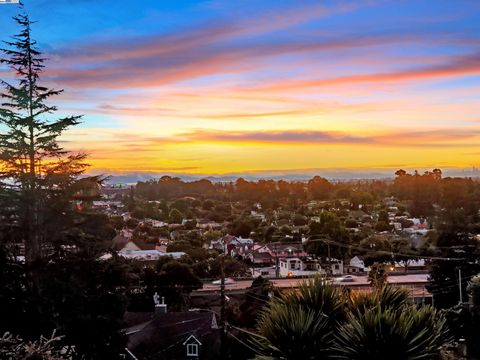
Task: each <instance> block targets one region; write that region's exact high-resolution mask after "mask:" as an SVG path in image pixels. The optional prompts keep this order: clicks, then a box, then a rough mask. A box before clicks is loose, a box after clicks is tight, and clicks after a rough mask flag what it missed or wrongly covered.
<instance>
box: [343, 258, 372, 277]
mask: <svg viewBox="0 0 480 360" xmlns="http://www.w3.org/2000/svg"><path fill="white" fill-rule="evenodd" d="M344 270H346V273H347V274H366V273H368V272H369V271H370V269H369V268H368V267H366V266H365V263H364V262H363V260H362V259H360V258H359V257H358V256H354V257H353V258H351V259H350V262H349V264H348V265H347V266H345V269H344Z"/></svg>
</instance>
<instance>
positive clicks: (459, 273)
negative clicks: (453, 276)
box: [458, 267, 463, 304]
mask: <svg viewBox="0 0 480 360" xmlns="http://www.w3.org/2000/svg"><path fill="white" fill-rule="evenodd" d="M458 291H459V292H460V303H459V304H462V303H463V294H462V269H461V268H460V267H459V268H458Z"/></svg>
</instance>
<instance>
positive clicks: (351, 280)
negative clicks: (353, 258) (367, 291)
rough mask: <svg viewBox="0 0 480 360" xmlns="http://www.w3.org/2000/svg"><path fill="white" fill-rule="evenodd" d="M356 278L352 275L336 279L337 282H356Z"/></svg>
mask: <svg viewBox="0 0 480 360" xmlns="http://www.w3.org/2000/svg"><path fill="white" fill-rule="evenodd" d="M354 281H355V278H354V277H353V276H352V275H345V276H342V277H338V278H336V279H335V282H354Z"/></svg>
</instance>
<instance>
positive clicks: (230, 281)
mask: <svg viewBox="0 0 480 360" xmlns="http://www.w3.org/2000/svg"><path fill="white" fill-rule="evenodd" d="M234 283H235V280H233V279H232V278H225V285H232V284H234ZM212 284H213V285H222V280H220V279H219V280H215V281H212Z"/></svg>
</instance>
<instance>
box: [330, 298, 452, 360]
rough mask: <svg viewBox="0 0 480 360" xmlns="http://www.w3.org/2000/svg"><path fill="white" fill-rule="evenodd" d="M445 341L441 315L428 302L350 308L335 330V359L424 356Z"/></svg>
mask: <svg viewBox="0 0 480 360" xmlns="http://www.w3.org/2000/svg"><path fill="white" fill-rule="evenodd" d="M447 341H448V331H447V328H446V324H445V318H443V317H442V316H440V315H439V314H437V312H436V310H435V309H434V308H433V307H430V306H424V307H422V308H420V309H416V308H415V307H414V306H413V305H407V306H400V307H386V308H385V307H384V308H382V307H381V306H377V307H374V308H372V309H368V310H366V311H365V312H363V313H361V312H356V313H355V312H353V313H352V314H351V315H350V319H349V323H348V324H346V325H344V326H343V327H342V329H341V330H340V331H339V332H338V334H337V344H336V346H335V347H336V352H337V354H338V355H337V356H336V357H337V358H338V359H349V360H367V359H368V360H383V359H390V360H427V359H433V358H435V356H436V355H438V353H439V348H440V347H441V346H442V345H443V344H445V343H446V342H447Z"/></svg>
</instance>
